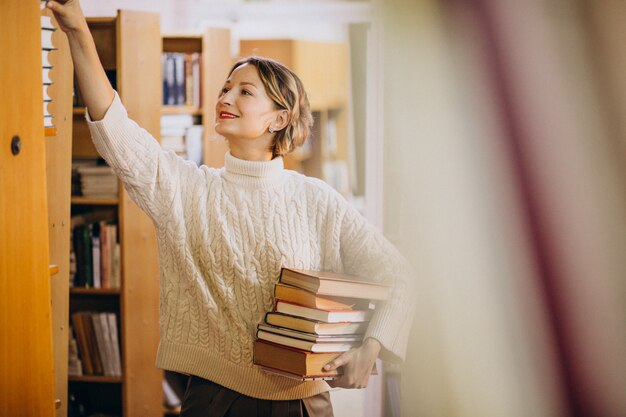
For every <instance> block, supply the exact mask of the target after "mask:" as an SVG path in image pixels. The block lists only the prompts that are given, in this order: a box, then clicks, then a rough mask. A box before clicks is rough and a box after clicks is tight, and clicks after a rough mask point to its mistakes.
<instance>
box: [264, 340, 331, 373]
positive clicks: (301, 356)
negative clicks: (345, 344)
mask: <svg viewBox="0 0 626 417" xmlns="http://www.w3.org/2000/svg"><path fill="white" fill-rule="evenodd" d="M339 355H341V352H329V353H314V352H309V351H306V350H302V349H295V348H292V347H289V346H283V345H279V344H276V343H271V342H266V341H263V340H256V341H255V342H254V363H255V364H256V365H260V366H262V367H265V368H271V369H273V370H277V371H281V372H283V373H286V374H291V375H293V376H295V377H298V378H317V377H327V378H332V377H336V376H337V375H339V370H337V369H334V370H331V371H325V370H324V369H323V367H324V365H326V364H327V363H328V362H330V361H332V360H333V359H335V358H337V357H338V356H339Z"/></svg>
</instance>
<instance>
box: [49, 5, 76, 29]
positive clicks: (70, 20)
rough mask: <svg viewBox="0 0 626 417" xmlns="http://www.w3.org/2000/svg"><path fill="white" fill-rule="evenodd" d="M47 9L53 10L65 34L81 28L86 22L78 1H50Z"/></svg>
mask: <svg viewBox="0 0 626 417" xmlns="http://www.w3.org/2000/svg"><path fill="white" fill-rule="evenodd" d="M46 7H47V8H48V9H50V10H52V13H54V17H55V18H56V20H57V22H58V23H59V27H60V28H61V30H62V31H63V32H70V31H72V30H76V29H78V28H80V26H81V23H82V22H83V20H84V17H83V13H82V10H81V9H80V4H79V3H78V0H49V1H48V2H47V3H46Z"/></svg>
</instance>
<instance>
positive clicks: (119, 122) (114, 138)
mask: <svg viewBox="0 0 626 417" xmlns="http://www.w3.org/2000/svg"><path fill="white" fill-rule="evenodd" d="M86 119H87V124H88V125H89V130H90V132H91V137H92V140H93V143H94V145H95V147H96V149H97V150H98V152H99V153H100V155H101V156H102V157H103V158H104V160H105V161H106V162H107V163H108V164H109V165H110V166H111V168H112V169H113V171H114V172H115V174H116V175H117V177H118V178H120V179H121V180H122V182H123V183H124V185H125V187H126V190H127V191H128V194H129V195H130V197H131V199H132V200H133V201H134V202H135V203H136V204H137V205H138V206H139V207H141V208H142V209H143V210H144V211H145V212H146V213H147V214H148V215H149V216H150V217H151V218H152V219H153V220H154V221H155V222H158V221H159V219H160V217H162V216H163V215H164V214H166V213H168V212H169V211H170V209H171V207H172V206H173V205H174V204H175V200H176V199H179V198H180V194H181V192H182V190H181V188H182V187H183V186H187V185H188V184H189V183H190V182H192V180H193V177H197V176H198V173H199V169H198V168H197V167H196V166H195V164H193V162H189V161H184V160H183V159H182V158H179V157H178V156H176V154H175V153H174V152H171V151H169V152H166V151H164V150H163V149H162V148H161V146H160V145H159V143H158V142H157V140H156V139H155V138H154V137H153V136H152V135H151V134H150V133H148V132H147V131H146V130H145V129H143V128H141V127H140V126H138V125H137V123H135V122H134V121H133V120H131V119H129V117H128V114H127V112H126V109H125V108H124V106H123V105H122V102H121V101H120V98H119V95H118V94H117V92H115V96H114V98H113V101H112V103H111V105H110V106H109V108H108V110H107V112H106V114H105V116H104V117H103V118H102V120H98V121H92V120H91V118H90V116H89V113H88V112H86Z"/></svg>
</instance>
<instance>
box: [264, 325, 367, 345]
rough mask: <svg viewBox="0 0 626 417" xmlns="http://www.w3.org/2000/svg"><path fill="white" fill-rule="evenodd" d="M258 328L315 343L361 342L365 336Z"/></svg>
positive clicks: (273, 327) (279, 328) (268, 327)
mask: <svg viewBox="0 0 626 417" xmlns="http://www.w3.org/2000/svg"><path fill="white" fill-rule="evenodd" d="M257 327H258V329H259V330H262V331H265V332H269V333H276V334H280V335H283V336H288V337H293V338H296V339H302V340H306V341H308V342H314V343H328V342H334V343H339V342H360V341H361V340H363V334H338V335H317V334H313V333H305V332H299V331H297V330H292V329H286V328H284V327H277V326H272V325H269V324H263V323H261V324H259V325H258V326H257Z"/></svg>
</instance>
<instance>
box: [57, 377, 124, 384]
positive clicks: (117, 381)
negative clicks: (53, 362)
mask: <svg viewBox="0 0 626 417" xmlns="http://www.w3.org/2000/svg"><path fill="white" fill-rule="evenodd" d="M68 380H69V381H70V382H96V383H100V384H121V383H122V377H121V376H103V375H82V376H72V375H70V376H69V377H68Z"/></svg>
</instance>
